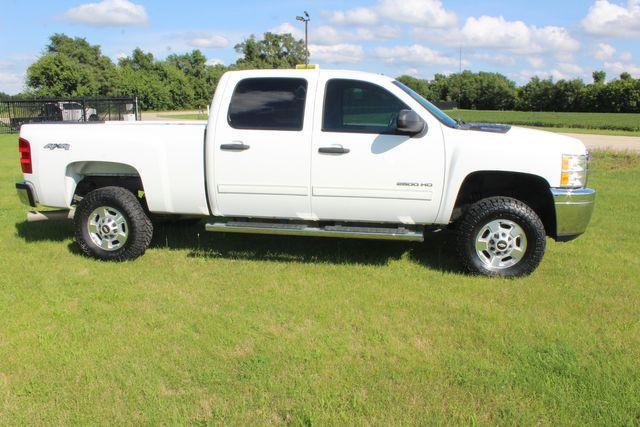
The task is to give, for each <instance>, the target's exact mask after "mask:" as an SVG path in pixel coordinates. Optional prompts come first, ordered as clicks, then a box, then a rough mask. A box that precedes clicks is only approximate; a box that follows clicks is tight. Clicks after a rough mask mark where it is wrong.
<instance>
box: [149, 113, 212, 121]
mask: <svg viewBox="0 0 640 427" xmlns="http://www.w3.org/2000/svg"><path fill="white" fill-rule="evenodd" d="M158 117H160V118H161V119H172V120H207V119H208V118H209V116H208V115H206V114H197V113H196V114H159V115H158Z"/></svg>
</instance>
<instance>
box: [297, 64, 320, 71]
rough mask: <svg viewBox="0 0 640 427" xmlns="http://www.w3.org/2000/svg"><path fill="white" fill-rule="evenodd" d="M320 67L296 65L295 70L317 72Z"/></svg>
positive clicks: (315, 65)
mask: <svg viewBox="0 0 640 427" xmlns="http://www.w3.org/2000/svg"><path fill="white" fill-rule="evenodd" d="M319 69H320V66H319V65H317V64H298V65H296V70H319Z"/></svg>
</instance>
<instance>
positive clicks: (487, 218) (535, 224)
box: [457, 197, 546, 277]
mask: <svg viewBox="0 0 640 427" xmlns="http://www.w3.org/2000/svg"><path fill="white" fill-rule="evenodd" d="M545 247H546V234H545V230H544V225H543V224H542V221H541V220H540V218H539V217H538V215H537V214H536V213H535V212H534V211H533V210H532V209H531V208H530V207H529V206H527V205H526V204H524V203H522V202H520V201H519V200H516V199H512V198H509V197H492V198H488V199H483V200H480V201H479V202H477V203H475V204H474V205H472V206H471V207H470V208H469V209H468V210H467V212H466V213H465V215H464V216H463V218H462V220H461V221H460V223H459V224H458V227H457V249H458V255H459V257H460V259H461V261H462V263H463V265H464V266H465V268H466V269H467V270H468V271H470V272H471V273H475V274H483V275H486V276H502V277H519V276H525V275H528V274H531V273H532V272H533V271H534V270H535V269H536V268H537V267H538V265H539V264H540V261H542V257H543V256H544V251H545Z"/></svg>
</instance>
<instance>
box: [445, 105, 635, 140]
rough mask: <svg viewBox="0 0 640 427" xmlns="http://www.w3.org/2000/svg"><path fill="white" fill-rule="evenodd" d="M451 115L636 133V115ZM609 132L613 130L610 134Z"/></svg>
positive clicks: (555, 127) (565, 128) (458, 112)
mask: <svg viewBox="0 0 640 427" xmlns="http://www.w3.org/2000/svg"><path fill="white" fill-rule="evenodd" d="M446 113H447V114H448V115H450V116H451V117H453V118H455V119H458V118H461V119H462V120H465V121H468V122H492V123H504V124H511V125H518V126H533V127H543V128H551V129H550V130H553V131H556V132H558V131H563V132H564V131H567V132H576V131H579V132H583V133H597V134H600V133H602V134H607V135H627V136H638V135H640V114H616V113H553V112H530V111H480V110H448V111H446ZM612 132H613V133H612Z"/></svg>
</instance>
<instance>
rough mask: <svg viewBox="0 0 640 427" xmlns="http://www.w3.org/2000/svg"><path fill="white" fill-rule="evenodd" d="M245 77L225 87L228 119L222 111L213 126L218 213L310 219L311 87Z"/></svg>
mask: <svg viewBox="0 0 640 427" xmlns="http://www.w3.org/2000/svg"><path fill="white" fill-rule="evenodd" d="M241 76H242V74H235V75H232V77H231V80H230V81H229V82H227V84H226V86H225V95H224V96H223V100H222V105H223V106H225V105H227V106H229V107H228V114H227V113H226V112H221V113H220V114H219V117H220V119H219V120H218V121H217V123H216V127H215V136H214V138H215V139H214V144H213V150H214V153H213V158H214V176H215V179H214V185H215V187H216V188H215V192H216V199H215V206H214V213H215V214H216V215H221V216H240V217H258V218H303V219H306V218H308V217H309V215H310V211H311V207H310V195H309V192H310V176H309V173H310V156H309V150H310V147H311V124H310V123H305V111H306V110H307V108H306V104H307V98H308V97H307V93H308V92H310V91H311V90H312V89H311V83H312V82H310V81H309V79H307V78H301V77H290V78H289V77H286V78H285V77H269V78H251V77H248V78H242V77H241ZM222 108H224V107H222ZM308 110H310V111H311V110H313V109H312V108H308ZM310 117H311V116H310ZM225 119H226V120H225ZM309 121H310V120H307V122H309Z"/></svg>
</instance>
